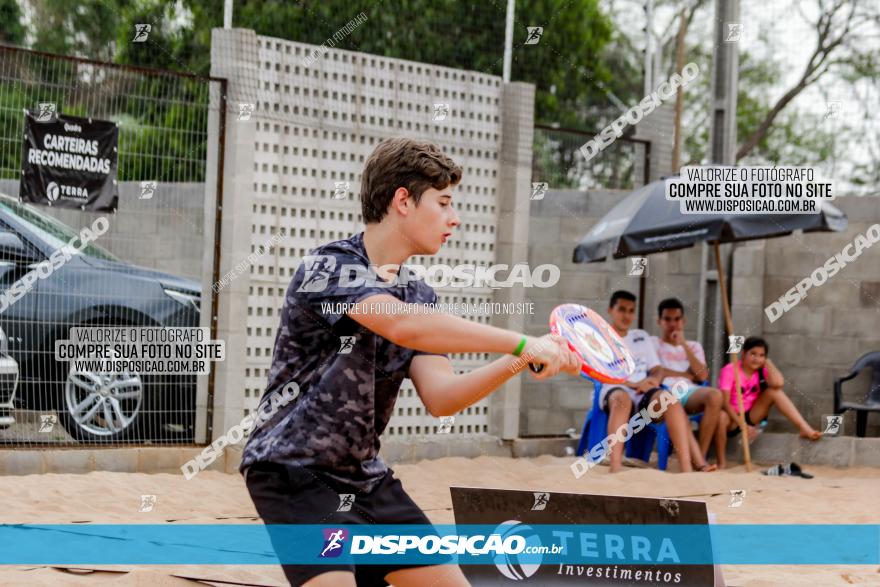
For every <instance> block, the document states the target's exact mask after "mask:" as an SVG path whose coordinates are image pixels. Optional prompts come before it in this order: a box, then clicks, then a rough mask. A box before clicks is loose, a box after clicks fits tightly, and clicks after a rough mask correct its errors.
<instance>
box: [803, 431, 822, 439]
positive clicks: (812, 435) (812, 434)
mask: <svg viewBox="0 0 880 587" xmlns="http://www.w3.org/2000/svg"><path fill="white" fill-rule="evenodd" d="M800 436H801V438H806V439H807V440H819V439H820V438H822V433H821V432H819V431H818V430H813V429H812V428H807V429H806V430H801V434H800Z"/></svg>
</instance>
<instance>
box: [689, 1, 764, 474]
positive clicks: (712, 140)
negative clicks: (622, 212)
mask: <svg viewBox="0 0 880 587" xmlns="http://www.w3.org/2000/svg"><path fill="white" fill-rule="evenodd" d="M742 27H743V24H742V21H740V13H739V0H716V1H715V34H714V41H715V42H714V46H715V51H714V53H713V56H712V88H711V92H712V94H711V99H712V100H711V103H712V112H711V127H710V131H709V145H710V157H711V161H710V162H711V163H712V164H713V165H736V93H737V82H738V76H739V40H740V37H741V35H742ZM709 247H710V244H709V243H705V242H704V243H703V245H702V255H701V257H702V259H701V272H700V274H701V275H700V315H701V316H704V317H705V318H704V319H703V320H701V321H700V326H699V332H698V337H699V339H700V340H703V341H704V343H705V346H706V356H715V357H720V356H725V355H726V351H727V345H726V344H725V343H726V342H727V341H726V339H725V337H724V331H725V328H726V329H727V330H732V329H733V321H732V319H731V317H730V316H729V315H728V314H727V313H726V312H725V313H724V314H722V307H723V304H722V303H721V302H720V301H719V299H720V298H721V297H722V296H723V297H724V298H725V299H726V298H727V292H722V291H721V288H723V287H725V284H726V283H727V282H728V280H726V279H725V276H724V275H721V274H720V273H719V271H720V270H723V268H724V267H731V266H732V259H733V255H732V247H731V245H721V246H720V247H717V248H715V247H714V246H713V248H715V251H714V256H713V255H712V254H711V253H710V252H709ZM713 261H714V262H713ZM710 309H711V311H710ZM709 314H711V316H709ZM707 323H708V326H709V328H708V329H707V328H706V326H707ZM728 334H734V333H733V332H728ZM737 359H738V354H737V353H733V354H732V355H731V360H733V361H734V362H736V361H737ZM719 369H720V365H719V364H718V362H717V361H714V362H713V365H712V369H711V372H710V376H711V378H712V380H715V379H716V378H717V376H718V371H719ZM734 374H736V375H738V372H737V370H736V369H734ZM737 379H738V377H737ZM739 387H740V382H739V381H738V380H737V381H736V388H737V389H736V392H737V395H739ZM742 425H743V423H741V426H742ZM747 437H748V435H747V434H746V432H745V430H743V452H744V456H745V461H746V470H751V466H750V461H751V459H750V455H749V447H748V439H747Z"/></svg>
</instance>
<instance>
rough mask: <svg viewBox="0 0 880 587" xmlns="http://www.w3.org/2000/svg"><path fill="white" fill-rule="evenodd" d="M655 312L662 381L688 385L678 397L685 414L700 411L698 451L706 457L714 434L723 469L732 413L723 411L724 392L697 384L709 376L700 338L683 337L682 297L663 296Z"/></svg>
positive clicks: (670, 385) (669, 383)
mask: <svg viewBox="0 0 880 587" xmlns="http://www.w3.org/2000/svg"><path fill="white" fill-rule="evenodd" d="M657 314H658V318H657V324H658V325H659V326H660V337H659V338H658V337H656V336H652V337H651V340H652V342H653V343H654V350H655V351H656V352H657V356H658V357H659V358H660V364H661V365H662V366H663V376H664V379H663V384H664V385H665V386H667V387H669V388H672V386H673V385H675V384H676V383H679V384H684V385H687V391H686V392H685V394H684V395H683V396H682V397H680V398H679V401H680V402H681V405H683V406H684V409H685V411H686V412H687V413H688V414H699V413H700V412H703V418H702V420H701V421H700V432H699V441H698V444H699V447H700V454H701V455H702V456H703V458H706V453H708V451H709V444H711V442H712V439H713V438H714V439H715V451H716V453H717V454H718V468H719V469H723V468H724V466H725V464H726V459H725V454H724V453H725V451H726V449H727V427H728V425H729V424H730V422H731V419H730V416H731V415H732V414H727V413H726V411H725V406H726V403H725V401H724V394H722V393H721V390H720V389H715V388H713V387H702V386H700V384H701V383H702V382H704V381H707V380H708V379H709V369H707V368H706V353H705V352H704V351H703V345H701V344H700V343H699V342H697V341H695V340H688V341H686V340H685V338H684V325H685V317H684V305H683V304H682V303H681V301H680V300H678V299H676V298H668V299H665V300H663V301H662V302H660V305H659V307H658V309H657ZM727 407H729V406H727Z"/></svg>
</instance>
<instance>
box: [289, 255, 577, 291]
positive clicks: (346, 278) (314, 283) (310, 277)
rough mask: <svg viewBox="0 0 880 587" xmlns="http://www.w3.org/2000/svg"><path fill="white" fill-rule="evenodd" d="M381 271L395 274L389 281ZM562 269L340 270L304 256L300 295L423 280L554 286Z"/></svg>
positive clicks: (324, 258) (330, 260) (329, 261)
mask: <svg viewBox="0 0 880 587" xmlns="http://www.w3.org/2000/svg"><path fill="white" fill-rule="evenodd" d="M379 272H383V273H390V274H394V275H395V277H394V279H392V280H390V281H386V280H384V279H382V278H380V277H379ZM559 277H560V270H559V267H558V266H556V265H551V264H547V263H545V264H543V265H538V266H537V267H535V268H534V269H531V268H530V267H529V266H528V265H526V264H525V263H519V264H516V265H513V266H510V265H506V264H497V265H473V264H468V263H464V264H460V265H454V266H451V265H445V264H434V265H428V266H424V265H394V264H391V265H382V266H381V267H367V266H365V265H358V264H343V265H339V266H338V267H337V262H336V258H335V257H332V256H329V255H308V256H306V257H303V274H302V281H301V283H300V284H299V286H298V287H297V291H298V292H321V291H324V290H326V289H327V288H328V287H331V288H337V287H339V288H360V287H365V286H368V287H382V288H390V287H406V286H407V284H408V283H409V282H410V281H418V280H424V281H425V283H427V284H428V285H430V286H431V287H491V288H498V287H513V286H516V285H519V286H522V287H540V288H548V287H553V286H554V285H556V284H557V283H558V282H559Z"/></svg>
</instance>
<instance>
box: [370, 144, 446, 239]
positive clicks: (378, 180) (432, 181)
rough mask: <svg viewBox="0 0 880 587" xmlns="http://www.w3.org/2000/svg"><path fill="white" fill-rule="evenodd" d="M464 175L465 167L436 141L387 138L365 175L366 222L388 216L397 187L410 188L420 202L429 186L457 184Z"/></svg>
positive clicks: (376, 152) (378, 149) (374, 152)
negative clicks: (463, 169)
mask: <svg viewBox="0 0 880 587" xmlns="http://www.w3.org/2000/svg"><path fill="white" fill-rule="evenodd" d="M461 175H462V171H461V167H459V166H458V165H457V164H456V163H455V161H453V160H452V159H450V158H449V157H447V156H446V155H445V154H444V153H443V151H441V150H440V148H439V147H437V146H436V145H434V144H432V143H428V142H424V141H416V140H413V139H407V138H393V139H385V140H384V141H382V142H381V143H379V144H378V146H376V148H375V149H374V150H373V152H372V153H371V154H370V156H369V158H368V159H367V162H366V164H365V165H364V172H363V174H362V176H361V213H362V214H363V217H364V222H365V223H366V224H370V223H373V222H379V221H381V220H382V219H383V218H384V217H385V214H387V213H388V206H390V205H391V200H392V198H393V197H394V192H395V191H397V188H400V187H404V188H406V189H407V190H409V193H410V195H411V196H412V197H413V199H414V200H415V202H416V205H418V203H419V200H420V199H421V197H422V194H423V193H424V191H425V190H427V189H428V188H434V189H437V190H442V189H444V188H446V187H448V186H450V185H456V184H458V182H459V181H461Z"/></svg>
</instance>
